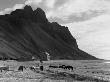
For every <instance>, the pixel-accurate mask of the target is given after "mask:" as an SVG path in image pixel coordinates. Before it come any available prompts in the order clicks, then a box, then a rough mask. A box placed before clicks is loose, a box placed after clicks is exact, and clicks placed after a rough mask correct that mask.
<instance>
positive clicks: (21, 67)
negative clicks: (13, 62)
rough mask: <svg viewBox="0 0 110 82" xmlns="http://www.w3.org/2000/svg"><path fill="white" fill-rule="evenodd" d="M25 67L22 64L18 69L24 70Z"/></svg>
mask: <svg viewBox="0 0 110 82" xmlns="http://www.w3.org/2000/svg"><path fill="white" fill-rule="evenodd" d="M24 68H25V69H26V67H25V66H20V67H19V68H18V70H19V71H23V69H24Z"/></svg>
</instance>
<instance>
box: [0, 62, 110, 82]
mask: <svg viewBox="0 0 110 82" xmlns="http://www.w3.org/2000/svg"><path fill="white" fill-rule="evenodd" d="M104 62H105V61H100V60H92V61H89V60H75V61H73V60H56V61H44V63H43V66H44V71H40V70H39V69H37V70H30V69H29V67H31V66H38V65H39V61H29V62H17V61H0V66H9V69H10V71H3V72H1V73H0V82H110V64H109V63H104ZM21 65H23V66H26V67H27V69H25V70H24V71H23V72H22V71H18V67H19V66H21ZM49 65H56V66H58V65H71V66H73V68H74V69H73V70H68V69H65V70H64V69H61V68H49Z"/></svg>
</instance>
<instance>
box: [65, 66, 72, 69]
mask: <svg viewBox="0 0 110 82" xmlns="http://www.w3.org/2000/svg"><path fill="white" fill-rule="evenodd" d="M65 69H69V70H73V67H72V66H70V65H68V66H65Z"/></svg>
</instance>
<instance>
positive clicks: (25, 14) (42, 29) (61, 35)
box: [0, 6, 97, 60]
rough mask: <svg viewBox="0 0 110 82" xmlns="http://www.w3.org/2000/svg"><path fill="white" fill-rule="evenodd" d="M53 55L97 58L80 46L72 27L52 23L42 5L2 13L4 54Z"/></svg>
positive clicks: (1, 55)
mask: <svg viewBox="0 0 110 82" xmlns="http://www.w3.org/2000/svg"><path fill="white" fill-rule="evenodd" d="M45 52H46V53H49V54H50V58H51V59H75V60H80V59H97V58H95V57H94V56H91V55H89V54H87V53H86V52H84V51H82V50H80V49H79V48H78V45H77V42H76V39H75V38H74V37H73V36H72V35H71V33H70V31H69V30H68V27H65V26H61V25H59V24H58V23H56V22H52V23H50V22H49V21H48V20H47V18H46V15H45V12H44V11H43V10H42V9H41V8H37V9H36V10H34V11H33V10H32V8H31V7H30V6H25V7H24V9H17V10H15V11H13V12H11V13H10V14H6V15H0V58H1V59H18V60H31V59H32V57H33V56H34V57H35V58H36V59H42V60H46V57H47V55H46V53H45Z"/></svg>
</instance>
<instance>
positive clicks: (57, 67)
mask: <svg viewBox="0 0 110 82" xmlns="http://www.w3.org/2000/svg"><path fill="white" fill-rule="evenodd" d="M49 67H50V68H58V66H52V65H50V66H49Z"/></svg>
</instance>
